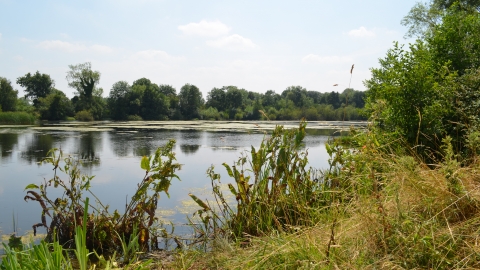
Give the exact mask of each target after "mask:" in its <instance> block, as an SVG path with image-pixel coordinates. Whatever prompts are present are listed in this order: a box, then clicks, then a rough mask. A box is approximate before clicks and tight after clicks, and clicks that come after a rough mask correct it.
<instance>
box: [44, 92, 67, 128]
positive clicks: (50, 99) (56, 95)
mask: <svg viewBox="0 0 480 270" xmlns="http://www.w3.org/2000/svg"><path fill="white" fill-rule="evenodd" d="M38 111H39V113H40V117H41V118H42V119H44V120H65V119H66V117H67V116H73V106H72V102H71V101H70V99H69V98H68V97H67V96H66V95H65V93H63V92H62V91H60V90H57V89H53V90H51V93H50V94H48V95H47V96H46V97H40V98H39V99H38Z"/></svg>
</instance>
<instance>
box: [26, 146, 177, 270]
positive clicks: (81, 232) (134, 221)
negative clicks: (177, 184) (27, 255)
mask: <svg viewBox="0 0 480 270" xmlns="http://www.w3.org/2000/svg"><path fill="white" fill-rule="evenodd" d="M174 145H175V141H173V140H172V141H170V142H169V143H167V144H166V145H165V146H164V147H160V148H158V149H157V151H156V152H155V154H154V155H152V156H150V157H146V156H145V157H143V158H142V161H141V168H142V169H143V170H145V176H144V177H143V179H142V181H141V182H140V183H139V184H138V188H137V190H136V191H135V193H134V195H133V196H132V198H131V200H130V201H129V202H128V203H127V205H126V207H125V212H124V213H123V214H120V212H119V211H117V210H115V211H113V213H112V212H110V211H109V209H108V208H109V207H108V205H107V206H105V205H103V204H102V202H101V201H100V200H99V199H98V198H97V197H96V196H95V194H94V193H93V192H92V191H91V189H90V186H91V181H92V180H93V178H94V177H93V176H87V175H83V174H81V172H80V170H79V167H78V166H79V161H78V160H76V159H74V158H72V157H64V156H63V153H62V151H59V150H56V149H52V150H51V151H50V152H49V153H48V155H47V158H46V159H45V160H44V163H48V164H51V165H53V167H54V176H53V178H52V179H50V180H46V181H45V182H44V183H43V184H41V185H39V186H38V185H35V184H30V185H28V186H27V187H26V190H28V191H27V195H26V196H25V200H32V201H36V202H38V203H39V204H40V206H41V207H42V214H41V223H38V224H36V225H34V226H33V228H34V233H36V228H37V227H42V226H43V227H47V228H49V230H48V232H47V240H48V241H50V242H53V241H55V240H57V241H58V242H59V243H60V244H61V245H64V246H65V247H68V248H73V247H74V248H76V249H77V253H78V256H81V257H82V258H83V257H85V256H86V254H87V250H90V251H94V252H95V253H97V254H99V255H104V254H105V255H109V254H113V253H114V252H115V253H116V252H119V253H120V254H122V252H125V251H127V252H128V254H123V255H124V256H127V257H128V259H127V257H124V258H125V260H124V263H125V264H126V263H129V262H131V259H132V255H134V254H132V252H133V251H132V248H127V249H125V247H128V246H129V245H130V246H131V247H134V248H135V252H141V251H145V250H148V247H149V245H150V244H151V246H156V245H157V237H158V231H159V230H158V229H159V226H160V225H161V224H159V223H158V220H157V217H156V216H155V210H156V208H157V203H158V200H159V199H160V193H162V192H164V193H165V194H166V195H167V196H169V194H168V190H169V187H170V185H171V181H172V179H173V178H177V179H178V176H177V175H176V174H175V173H176V171H177V170H179V169H180V164H178V163H176V162H175V154H174V153H173V152H172V151H173V147H174ZM65 178H66V179H65ZM49 187H53V188H58V189H61V191H63V194H64V195H63V196H61V197H58V198H51V197H49V196H47V189H48V188H49ZM85 193H89V194H91V195H92V196H93V197H94V198H95V199H96V203H97V206H92V205H91V204H89V202H88V200H84V198H85ZM89 208H91V209H93V210H92V212H91V213H89V212H88V209H89ZM51 213H53V215H52V214H51ZM46 216H49V217H51V218H52V221H51V223H50V225H48V224H47V221H46ZM82 217H83V219H82ZM78 226H82V228H80V227H78ZM54 233H55V235H54ZM73 235H78V236H77V238H76V243H74V242H72V241H71V239H72V236H73ZM125 239H128V240H127V241H129V240H132V241H136V243H137V244H134V243H133V242H132V243H130V242H125ZM78 243H80V244H78ZM129 243H130V244H129ZM122 247H123V250H121V248H122ZM135 254H136V253H135Z"/></svg>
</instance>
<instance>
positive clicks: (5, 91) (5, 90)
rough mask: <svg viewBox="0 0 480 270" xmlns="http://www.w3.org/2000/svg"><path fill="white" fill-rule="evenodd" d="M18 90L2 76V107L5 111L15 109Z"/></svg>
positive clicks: (0, 107)
mask: <svg viewBox="0 0 480 270" xmlns="http://www.w3.org/2000/svg"><path fill="white" fill-rule="evenodd" d="M17 95H18V91H17V90H13V87H12V83H11V82H10V81H9V80H7V79H6V78H3V77H0V109H1V110H2V111H4V112H8V111H15V110H16V104H17Z"/></svg>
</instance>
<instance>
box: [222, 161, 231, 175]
mask: <svg viewBox="0 0 480 270" xmlns="http://www.w3.org/2000/svg"><path fill="white" fill-rule="evenodd" d="M222 165H223V167H225V169H227V172H228V175H230V177H233V172H232V169H231V168H230V166H228V164H227V163H223V164H222Z"/></svg>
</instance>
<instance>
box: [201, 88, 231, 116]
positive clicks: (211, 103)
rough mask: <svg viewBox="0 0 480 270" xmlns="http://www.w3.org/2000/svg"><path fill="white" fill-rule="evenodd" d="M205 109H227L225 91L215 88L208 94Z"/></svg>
mask: <svg viewBox="0 0 480 270" xmlns="http://www.w3.org/2000/svg"><path fill="white" fill-rule="evenodd" d="M205 107H212V108H215V109H216V110H217V111H224V110H225V109H226V107H227V104H226V92H225V89H224V88H216V87H215V88H213V89H212V90H211V91H210V92H208V93H207V102H206V103H205Z"/></svg>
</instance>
